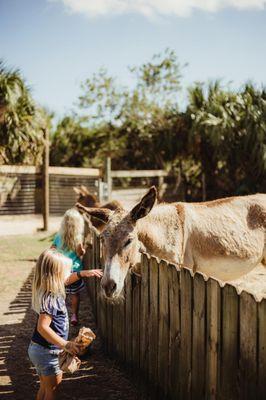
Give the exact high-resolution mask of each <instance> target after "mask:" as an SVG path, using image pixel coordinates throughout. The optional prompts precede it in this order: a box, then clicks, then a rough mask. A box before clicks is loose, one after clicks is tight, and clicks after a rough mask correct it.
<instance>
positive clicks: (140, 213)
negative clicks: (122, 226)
mask: <svg viewBox="0 0 266 400" xmlns="http://www.w3.org/2000/svg"><path fill="white" fill-rule="evenodd" d="M156 198H157V190H156V188H155V186H152V187H151V188H150V189H149V191H148V193H146V194H145V196H143V197H142V199H141V200H140V202H139V203H138V204H137V205H136V206H135V207H134V208H133V209H132V210H131V211H130V216H131V219H132V220H133V221H137V220H138V219H140V218H143V217H146V215H148V214H149V212H150V211H151V209H152V207H153V206H154V204H155V201H156Z"/></svg>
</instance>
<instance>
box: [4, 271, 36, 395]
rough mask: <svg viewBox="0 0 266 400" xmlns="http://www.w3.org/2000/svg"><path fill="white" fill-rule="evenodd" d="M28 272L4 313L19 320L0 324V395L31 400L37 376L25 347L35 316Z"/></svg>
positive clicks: (34, 391) (30, 276)
mask: <svg viewBox="0 0 266 400" xmlns="http://www.w3.org/2000/svg"><path fill="white" fill-rule="evenodd" d="M32 275H33V273H32V272H31V273H30V274H29V276H28V278H27V279H26V281H25V282H24V283H23V285H22V287H21V289H20V291H19V292H18V294H17V296H16V298H15V299H14V300H13V301H12V302H11V303H10V305H9V310H8V311H7V312H6V313H4V315H10V316H11V315H12V316H13V317H14V319H15V317H16V316H21V314H22V313H25V316H24V318H23V320H22V322H18V323H8V324H4V325H1V326H0V382H1V385H0V398H1V400H20V399H21V400H25V399H27V400H31V399H34V397H35V393H36V390H37V388H38V383H37V382H38V376H37V375H36V373H35V371H34V369H33V368H32V366H31V364H30V361H29V359H28V354H27V349H28V345H29V341H30V337H31V334H32V330H33V321H35V316H34V313H33V311H32V310H31V280H32Z"/></svg>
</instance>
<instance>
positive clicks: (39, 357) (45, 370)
mask: <svg viewBox="0 0 266 400" xmlns="http://www.w3.org/2000/svg"><path fill="white" fill-rule="evenodd" d="M60 351H61V350H59V349H58V350H51V349H47V348H46V347H44V346H41V345H40V344H37V343H34V342H32V341H31V342H30V345H29V348H28V355H29V358H30V360H31V362H32V364H33V365H34V367H35V368H36V371H37V374H38V375H45V376H49V375H58V374H60V373H62V371H61V370H60V368H59V359H58V355H59V353H60Z"/></svg>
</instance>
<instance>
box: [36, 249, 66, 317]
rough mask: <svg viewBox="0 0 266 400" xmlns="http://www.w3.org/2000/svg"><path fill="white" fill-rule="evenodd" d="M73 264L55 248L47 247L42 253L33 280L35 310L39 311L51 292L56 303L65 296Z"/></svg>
mask: <svg viewBox="0 0 266 400" xmlns="http://www.w3.org/2000/svg"><path fill="white" fill-rule="evenodd" d="M71 266H72V261H71V260H70V259H69V258H67V257H65V256H64V255H63V254H60V253H58V252H57V251H56V250H55V249H47V250H45V251H44V252H43V253H42V254H41V255H40V257H39V258H38V260H37V263H36V267H35V272H34V277H33V282H32V308H33V310H35V311H36V312H37V313H39V312H40V308H41V305H42V304H44V303H45V299H46V298H47V295H49V294H51V295H52V296H51V298H52V302H54V305H55V304H56V299H57V298H58V297H60V296H62V297H64V298H65V296H66V294H65V285H64V282H65V280H66V278H67V276H68V275H69V274H70V272H71ZM43 302H44V303H43Z"/></svg>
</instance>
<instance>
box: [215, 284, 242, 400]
mask: <svg viewBox="0 0 266 400" xmlns="http://www.w3.org/2000/svg"><path fill="white" fill-rule="evenodd" d="M222 307H223V310H222V326H221V333H222V348H221V381H220V388H219V398H221V399H226V400H230V399H238V398H239V386H238V346H239V329H238V324H239V297H238V294H237V292H236V289H235V288H234V287H233V286H231V285H228V284H226V285H225V286H224V287H223V289H222Z"/></svg>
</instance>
